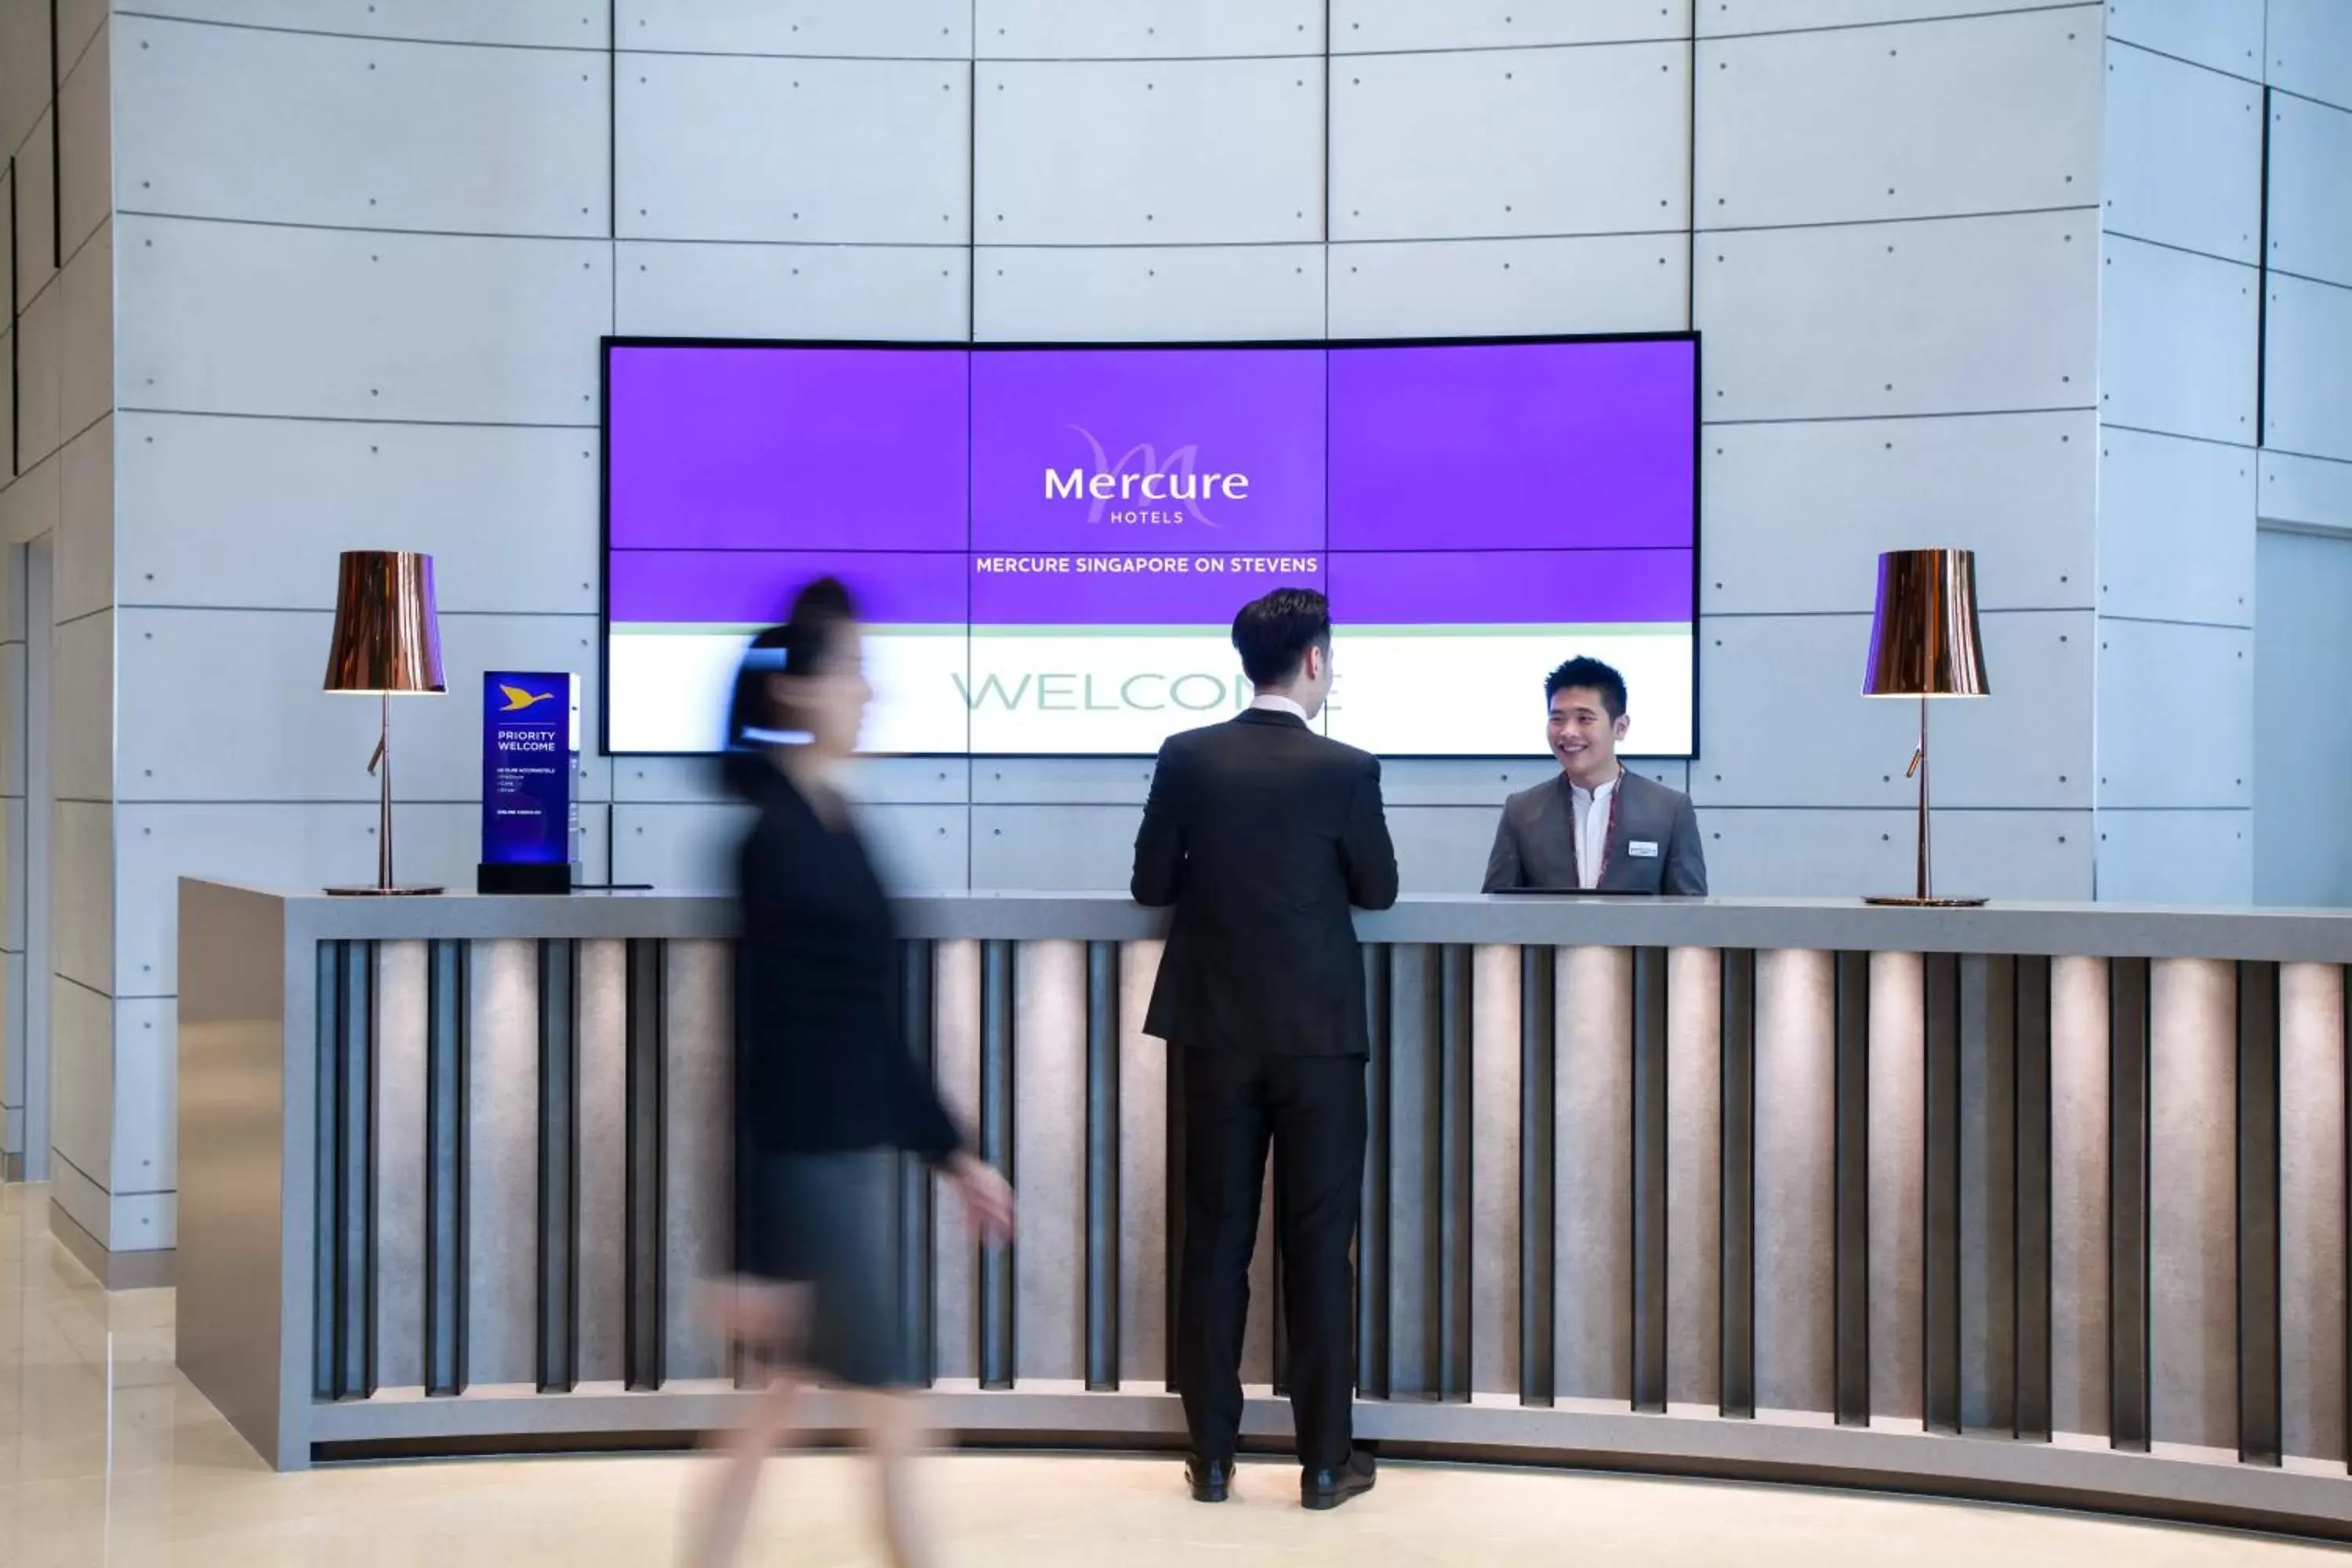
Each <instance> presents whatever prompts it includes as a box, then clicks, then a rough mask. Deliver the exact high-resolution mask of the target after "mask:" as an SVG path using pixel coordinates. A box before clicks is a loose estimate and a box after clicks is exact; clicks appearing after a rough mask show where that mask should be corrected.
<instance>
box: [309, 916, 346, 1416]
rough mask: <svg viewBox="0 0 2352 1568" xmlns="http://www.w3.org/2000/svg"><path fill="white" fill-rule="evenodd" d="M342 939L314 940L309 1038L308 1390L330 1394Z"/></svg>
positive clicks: (333, 1387)
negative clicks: (312, 1094) (312, 1058)
mask: <svg viewBox="0 0 2352 1568" xmlns="http://www.w3.org/2000/svg"><path fill="white" fill-rule="evenodd" d="M342 950H343V944H342V943H341V942H320V944H319V950H318V963H319V980H318V992H319V1020H318V1029H317V1032H316V1033H315V1034H314V1035H313V1036H312V1037H311V1038H312V1040H313V1042H314V1044H315V1049H316V1051H317V1054H318V1060H317V1062H316V1064H315V1072H314V1075H313V1076H314V1077H315V1078H316V1079H317V1080H318V1092H319V1102H318V1104H317V1106H315V1107H314V1108H313V1114H312V1117H311V1121H312V1129H313V1136H312V1140H311V1151H310V1171H311V1183H312V1185H313V1187H314V1188H315V1191H314V1193H313V1194H312V1204H311V1211H310V1212H311V1215H312V1216H313V1218H312V1225H311V1236H310V1393H311V1395H312V1397H314V1398H318V1399H333V1398H335V1397H337V1395H338V1394H339V1393H340V1392H341V1387H342V1378H341V1375H339V1372H338V1369H339V1368H340V1366H341V1354H340V1350H339V1346H338V1342H339V1341H340V1339H341V1333H342V1317H343V1314H342V1311H341V1302H342V1268H341V1237H342V1227H343V1201H342V1184H343V1151H342V1144H343V1088H342V1084H343V1035H344V1032H345V1027H344V1024H343V1013H344V1000H343V951H342Z"/></svg>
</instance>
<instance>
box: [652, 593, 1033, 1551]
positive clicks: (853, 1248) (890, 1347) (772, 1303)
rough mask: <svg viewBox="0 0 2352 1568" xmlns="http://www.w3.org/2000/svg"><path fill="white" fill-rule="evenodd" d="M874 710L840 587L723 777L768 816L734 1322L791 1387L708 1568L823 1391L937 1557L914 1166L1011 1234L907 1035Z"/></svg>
mask: <svg viewBox="0 0 2352 1568" xmlns="http://www.w3.org/2000/svg"><path fill="white" fill-rule="evenodd" d="M871 696H872V691H871V689H870V688H869V687H868V686H867V685H866V675H865V670H864V667H863V660H862V658H861V653H860V637H859V628H858V625H857V619H856V609H855V607H854V606H853V605H852V604H851V602H850V597H849V594H848V591H847V590H846V589H845V588H844V587H843V586H842V585H841V584H839V583H838V582H835V581H834V580H833V579H831V578H823V579H820V580H818V581H816V582H814V583H812V584H809V585H808V586H807V587H806V588H804V589H803V590H802V591H801V594H800V595H799V597H798V598H797V599H795V600H794V601H793V608H792V616H791V618H790V619H789V620H788V621H787V622H786V623H785V624H784V625H783V626H777V627H774V628H772V629H771V630H769V631H767V632H763V633H762V634H761V636H760V637H758V638H757V639H756V640H755V641H754V642H753V644H752V647H751V653H750V654H749V655H748V656H747V657H746V658H745V660H744V665H743V668H742V670H741V672H740V674H739V676H738V677H737V680H736V689H735V710H734V714H733V716H732V719H731V721H730V733H731V736H732V739H733V742H734V746H735V750H734V751H733V752H731V753H730V756H729V758H728V767H729V774H730V782H731V783H732V784H734V786H735V788H736V789H737V791H738V792H739V793H740V795H743V796H744V797H745V798H746V799H747V800H749V801H750V802H751V804H752V805H755V806H757V807H758V810H759V819H758V821H757V823H756V824H755V825H754V826H752V828H751V833H750V835H749V836H748V837H746V838H745V839H744V841H743V848H742V856H741V861H740V879H741V885H740V893H741V900H742V927H743V930H742V942H741V946H740V950H739V955H738V958H737V964H736V993H735V1000H736V1020H735V1035H736V1075H735V1076H736V1126H737V1158H738V1161H739V1166H740V1168H739V1171H738V1174H737V1180H736V1191H737V1193H738V1203H739V1205H740V1212H739V1214H738V1215H737V1220H736V1237H737V1251H738V1257H737V1259H736V1269H737V1279H736V1280H735V1281H734V1282H733V1284H732V1285H731V1286H730V1289H728V1290H727V1291H725V1292H724V1293H723V1294H722V1296H721V1297H720V1299H719V1309H718V1316H719V1320H720V1321H721V1323H722V1325H723V1326H724V1328H725V1330H726V1331H727V1332H728V1333H729V1334H730V1337H731V1338H733V1339H734V1340H735V1341H736V1342H739V1343H740V1344H742V1345H743V1346H745V1348H746V1349H747V1350H748V1351H750V1352H752V1353H753V1354H754V1355H759V1356H764V1357H765V1358H767V1360H768V1362H769V1363H770V1364H771V1366H772V1368H773V1369H774V1373H775V1375H774V1381H773V1382H772V1384H770V1385H769V1387H768V1388H767V1389H766V1391H765V1392H763V1393H762V1394H761V1395H760V1397H759V1401H758V1403H757V1405H754V1406H753V1411H752V1414H751V1416H750V1418H749V1419H748V1420H747V1421H746V1422H745V1423H744V1425H743V1426H742V1427H741V1428H740V1430H739V1431H737V1432H735V1433H734V1434H733V1435H732V1436H730V1439H729V1441H728V1444H727V1447H726V1450H725V1458H724V1460H723V1463H722V1468H721V1470H720V1473H719V1478H718V1479H717V1481H716V1484H715V1487H714V1489H713V1492H712V1495H711V1496H710V1498H709V1500H708V1505H707V1507H706V1508H705V1509H704V1510H702V1511H701V1512H700V1513H699V1514H698V1517H697V1518H696V1520H695V1521H694V1523H693V1527H692V1530H693V1533H692V1536H691V1543H690V1555H689V1559H688V1560H689V1562H690V1563H692V1564H693V1568H720V1565H721V1564H724V1563H728V1562H730V1561H731V1560H732V1558H733V1556H734V1554H735V1551H736V1548H737V1546H738V1544H739V1543H740V1541H741V1539H742V1536H743V1531H744V1525H745V1521H746V1520H747V1519H748V1518H749V1515H750V1512H751V1499H752V1495H753V1493H754V1492H755V1491H756V1490H757V1489H758V1485H759V1478H760V1469H761V1462H762V1461H763V1460H764V1459H765V1458H767V1457H768V1454H769V1453H770V1451H771V1450H772V1449H773V1448H774V1447H776V1446H777V1445H778V1444H779V1443H780V1442H781V1441H782V1440H784V1439H785V1438H786V1437H787V1436H789V1435H790V1433H791V1431H792V1429H793V1425H794V1421H793V1417H794V1408H793V1407H794V1403H795V1400H796V1398H797V1396H798V1392H799V1390H800V1388H801V1387H802V1385H803V1384H807V1383H824V1384H834V1385H837V1386H840V1387H843V1388H845V1389H847V1390H850V1391H852V1392H853V1395H854V1398H855V1405H853V1412H854V1415H855V1416H856V1421H857V1424H858V1425H859V1426H862V1427H863V1429H864V1432H865V1436H866V1447H867V1449H868V1450H869V1451H870V1452H871V1453H872V1455H873V1456H874V1458H875V1460H876V1461H877V1470H878V1476H877V1479H878V1482H879V1488H880V1502H881V1518H882V1527H883V1532H884V1535H885V1537H886V1538H887V1542H888V1545H889V1548H890V1554H891V1559H892V1561H893V1562H895V1563H898V1564H900V1565H902V1568H911V1565H914V1564H919V1563H925V1562H927V1561H928V1560H929V1552H928V1551H927V1550H926V1548H925V1546H924V1543H923V1542H922V1541H921V1539H920V1531H919V1521H918V1520H917V1518H916V1517H915V1510H914V1509H913V1507H912V1505H911V1502H910V1500H909V1499H908V1468H909V1461H910V1460H911V1458H912V1457H913V1456H914V1454H915V1452H916V1450H917V1448H918V1447H919V1443H920V1439H921V1429H920V1424H919V1417H918V1415H917V1412H916V1411H915V1409H914V1402H913V1401H912V1400H910V1399H908V1398H907V1397H905V1396H904V1394H903V1391H904V1390H905V1389H906V1388H907V1387H908V1385H909V1384H912V1383H913V1381H914V1377H913V1369H912V1368H911V1367H910V1366H909V1365H908V1347H907V1335H906V1333H905V1331H904V1328H905V1325H904V1315H903V1313H902V1311H901V1309H900V1303H899V1299H898V1290H897V1289H896V1285H895V1279H894V1266H893V1262H892V1258H891V1255H890V1250H889V1248H890V1236H891V1226H890V1224H889V1220H888V1215H889V1204H890V1199H891V1173H892V1167H893V1163H894V1161H895V1160H896V1159H897V1157H898V1152H899V1151H901V1150H911V1151H913V1152H916V1153H918V1154H919V1155H921V1156H922V1157H923V1158H924V1159H925V1160H927V1161H928V1162H929V1163H930V1164H931V1165H932V1166H933V1167H934V1168H936V1169H938V1170H939V1171H940V1172H941V1173H943V1174H944V1175H946V1176H947V1177H948V1178H949V1179H950V1181H951V1182H952V1183H953V1184H955V1185H956V1187H957V1188H958V1189H959V1190H960V1191H961V1195H962V1197H963V1200H964V1203H965V1205H966V1207H967V1208H968V1209H969V1210H970V1212H971V1219H972V1223H973V1226H974V1228H975V1229H976V1230H978V1231H979V1232H980V1233H981V1234H982V1236H984V1237H996V1238H1002V1237H1005V1236H1007V1235H1009V1234H1010V1233H1011V1229H1012V1224H1013V1194H1012V1191H1011V1189H1010V1188H1008V1187H1007V1186H1006V1185H1005V1183H1004V1181H1003V1178H1002V1177H1001V1176H999V1175H998V1174H997V1173H995V1172H994V1171H992V1170H991V1169H990V1168H989V1167H988V1166H986V1165H984V1164H982V1163H981V1162H980V1161H979V1160H977V1159H976V1158H974V1157H973V1155H972V1154H971V1151H970V1150H969V1149H968V1148H967V1147H966V1145H965V1142H964V1140H963V1137H962V1135H961V1133H960V1132H959V1131H958V1130H957V1128H956V1126H955V1123H954V1122H953V1121H952V1120H950V1117H949V1115H948V1111H947V1108H946V1107H945V1106H943V1105H941V1104H940V1098H939V1094H938V1092H937V1090H936V1089H933V1087H932V1085H931V1081H930V1075H929V1072H928V1071H927V1070H926V1069H925V1068H922V1067H921V1066H920V1065H919V1064H918V1063H917V1062H916V1060H915V1059H914V1057H913V1055H912V1053H910V1052H909V1051H908V1047H907V1043H906V1040H905V1037H904V1035H903V1033H902V1026H901V1022H900V1018H899V1014H898V987H897V981H896V974H897V942H898V938H897V933H896V931H894V930H893V928H892V924H891V913H890V905H889V900H888V898H887V895H886V894H885V892H884V890H883V887H882V883H881V880H880V879H879V878H877V876H876V874H875V870H874V866H873V862H872V860H871V859H870V858H868V857H867V855H866V845H865V842H864V840H863V839H862V838H861V837H859V835H858V832H857V828H856V824H855V823H854V822H853V821H852V820H851V818H850V814H849V811H848V808H847V805H846V803H845V801H844V799H843V797H842V795H840V793H839V787H838V782H837V775H838V773H839V772H840V770H841V767H842V765H843V764H844V763H846V762H847V761H848V760H849V758H850V757H851V755H852V754H853V753H854V752H856V748H857V735H858V730H859V727H860V725H861V724H862V723H863V721H864V719H865V713H866V703H867V701H868V700H869V699H870V697H871Z"/></svg>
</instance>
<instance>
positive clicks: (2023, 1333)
mask: <svg viewBox="0 0 2352 1568" xmlns="http://www.w3.org/2000/svg"><path fill="white" fill-rule="evenodd" d="M2015 1033H2016V1041H2017V1134H2016V1137H2017V1217H2016V1221H2015V1228H2016V1235H2017V1297H2016V1307H2015V1309H2014V1310H2015V1321H2016V1325H2017V1327H2016V1337H2017V1357H2016V1373H2015V1377H2016V1383H2017V1410H2016V1426H2015V1430H2016V1433H2017V1435H2018V1436H2021V1437H2031V1438H2037V1439H2039V1438H2046V1437H2048V1436H2050V1432H2051V1426H2050V961H2049V960H2048V959H2047V958H2021V959H2019V960H2018V961H2017V1024H2016V1031H2015Z"/></svg>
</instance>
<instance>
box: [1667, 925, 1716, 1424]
mask: <svg viewBox="0 0 2352 1568" xmlns="http://www.w3.org/2000/svg"><path fill="white" fill-rule="evenodd" d="M1721 971H1722V965H1721V962H1720V960H1719V959H1718V958H1717V955H1716V953H1715V952H1712V951H1711V950H1709V949H1706V948H1676V949H1675V950H1674V951H1673V952H1671V953H1670V954H1668V955H1667V959H1666V1404H1667V1406H1668V1408H1670V1409H1671V1408H1675V1407H1677V1406H1688V1407H1692V1408H1694V1409H1696V1408H1703V1407H1712V1406H1716V1405H1720V1403H1721V1402H1722V1398H1723V1037H1722V1020H1721V1016H1720V1015H1721V1010H1722V995H1721V988H1722V984H1723V982H1722V973H1721Z"/></svg>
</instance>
